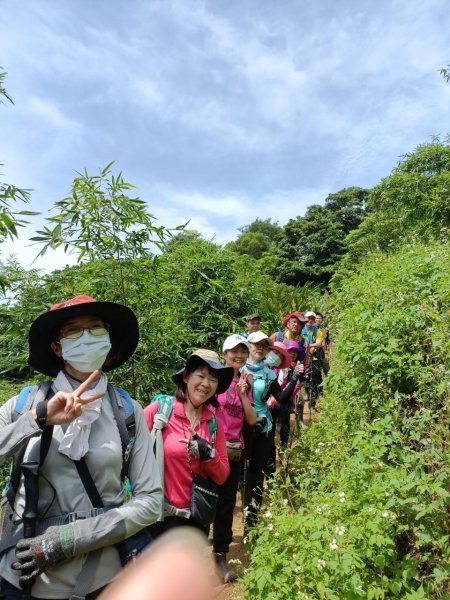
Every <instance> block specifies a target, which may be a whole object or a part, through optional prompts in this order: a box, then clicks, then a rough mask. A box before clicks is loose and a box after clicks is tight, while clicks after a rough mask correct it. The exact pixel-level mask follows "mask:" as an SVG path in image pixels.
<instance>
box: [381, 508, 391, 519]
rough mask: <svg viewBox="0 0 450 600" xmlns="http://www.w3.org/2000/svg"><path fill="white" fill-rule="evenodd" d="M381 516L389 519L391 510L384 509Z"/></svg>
mask: <svg viewBox="0 0 450 600" xmlns="http://www.w3.org/2000/svg"><path fill="white" fill-rule="evenodd" d="M381 516H382V517H383V519H387V518H388V516H389V512H388V511H387V510H383V512H382V513H381Z"/></svg>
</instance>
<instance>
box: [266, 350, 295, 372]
mask: <svg viewBox="0 0 450 600" xmlns="http://www.w3.org/2000/svg"><path fill="white" fill-rule="evenodd" d="M271 351H272V352H278V353H279V354H281V356H282V357H283V360H282V361H281V364H280V365H279V366H278V369H287V368H288V367H289V366H290V365H291V363H292V358H291V355H290V354H289V352H288V351H287V349H284V348H280V347H279V346H272V348H271Z"/></svg>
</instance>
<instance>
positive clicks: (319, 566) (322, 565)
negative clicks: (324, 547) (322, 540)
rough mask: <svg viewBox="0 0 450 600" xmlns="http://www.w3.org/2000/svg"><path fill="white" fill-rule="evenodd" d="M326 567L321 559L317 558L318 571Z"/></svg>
mask: <svg viewBox="0 0 450 600" xmlns="http://www.w3.org/2000/svg"><path fill="white" fill-rule="evenodd" d="M326 566H327V563H326V561H324V560H323V558H319V560H318V561H317V568H318V569H319V571H322V570H323V569H324V568H325V567H326Z"/></svg>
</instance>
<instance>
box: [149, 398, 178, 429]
mask: <svg viewBox="0 0 450 600" xmlns="http://www.w3.org/2000/svg"><path fill="white" fill-rule="evenodd" d="M174 400H175V396H170V395H169V394H156V396H153V398H152V399H151V400H150V404H154V403H155V402H158V410H157V411H156V414H157V415H162V417H163V419H164V421H165V422H166V425H167V423H168V421H169V419H170V415H171V414H172V410H173V401H174Z"/></svg>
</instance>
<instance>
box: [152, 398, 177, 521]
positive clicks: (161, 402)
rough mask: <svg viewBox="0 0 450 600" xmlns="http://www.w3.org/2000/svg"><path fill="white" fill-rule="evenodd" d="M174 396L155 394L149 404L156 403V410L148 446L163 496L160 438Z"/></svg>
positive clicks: (161, 439)
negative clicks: (156, 469) (151, 452)
mask: <svg viewBox="0 0 450 600" xmlns="http://www.w3.org/2000/svg"><path fill="white" fill-rule="evenodd" d="M174 400H175V397H174V396H169V395H167V394H157V395H156V396H153V398H152V399H151V400H150V403H151V404H154V403H155V402H158V409H157V411H156V413H155V416H154V417H153V426H152V429H151V431H150V444H151V447H152V450H153V454H154V455H155V459H156V464H157V466H158V471H159V476H160V479H161V486H162V491H163V495H164V444H163V438H162V430H163V429H164V427H166V425H167V423H168V422H169V419H170V416H171V414H172V410H173V405H174ZM158 521H164V503H163V504H162V506H161V512H160V515H159V517H158Z"/></svg>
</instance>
